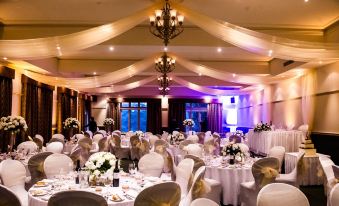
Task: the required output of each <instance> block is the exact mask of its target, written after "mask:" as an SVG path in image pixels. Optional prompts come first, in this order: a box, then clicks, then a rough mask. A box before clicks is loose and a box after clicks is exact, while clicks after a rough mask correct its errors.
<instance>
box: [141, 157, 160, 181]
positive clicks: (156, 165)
mask: <svg viewBox="0 0 339 206" xmlns="http://www.w3.org/2000/svg"><path fill="white" fill-rule="evenodd" d="M138 167H139V171H140V172H141V173H143V174H144V175H145V176H153V177H160V175H161V173H162V169H163V167H164V159H163V158H162V156H161V155H160V154H158V153H155V152H150V153H148V154H146V155H144V156H142V157H141V158H140V160H139V163H138Z"/></svg>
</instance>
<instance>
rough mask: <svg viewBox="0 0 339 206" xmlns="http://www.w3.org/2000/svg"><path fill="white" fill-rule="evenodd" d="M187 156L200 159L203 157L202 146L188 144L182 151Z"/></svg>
mask: <svg viewBox="0 0 339 206" xmlns="http://www.w3.org/2000/svg"><path fill="white" fill-rule="evenodd" d="M183 150H184V151H186V152H187V154H190V155H194V156H197V157H202V155H203V152H204V151H203V146H202V145H200V144H189V145H187V146H186V147H184V149H183Z"/></svg>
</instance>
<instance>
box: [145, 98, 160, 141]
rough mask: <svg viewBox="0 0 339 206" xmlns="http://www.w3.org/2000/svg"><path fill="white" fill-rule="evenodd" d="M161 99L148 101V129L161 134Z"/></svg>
mask: <svg viewBox="0 0 339 206" xmlns="http://www.w3.org/2000/svg"><path fill="white" fill-rule="evenodd" d="M161 120H162V119H161V100H160V99H159V100H154V101H149V102H147V129H146V131H148V132H152V133H153V134H161V127H162V121H161Z"/></svg>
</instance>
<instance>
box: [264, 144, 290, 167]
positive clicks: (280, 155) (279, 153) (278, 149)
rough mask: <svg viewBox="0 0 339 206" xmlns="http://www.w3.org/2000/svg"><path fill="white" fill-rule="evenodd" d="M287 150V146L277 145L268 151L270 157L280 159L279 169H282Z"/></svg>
mask: <svg viewBox="0 0 339 206" xmlns="http://www.w3.org/2000/svg"><path fill="white" fill-rule="evenodd" d="M285 151H286V150H285V147H283V146H275V147H272V148H271V149H270V150H269V152H268V156H269V157H275V158H277V159H278V160H279V171H281V166H282V164H283V162H284V157H285Z"/></svg>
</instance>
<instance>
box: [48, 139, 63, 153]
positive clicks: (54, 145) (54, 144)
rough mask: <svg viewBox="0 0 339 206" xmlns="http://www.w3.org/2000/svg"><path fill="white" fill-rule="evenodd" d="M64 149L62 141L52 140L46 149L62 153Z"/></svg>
mask: <svg viewBox="0 0 339 206" xmlns="http://www.w3.org/2000/svg"><path fill="white" fill-rule="evenodd" d="M63 150H64V145H63V144H62V143H61V142H58V141H57V142H51V143H49V144H48V145H47V147H46V151H47V152H53V153H58V154H61V153H62V151H63Z"/></svg>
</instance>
